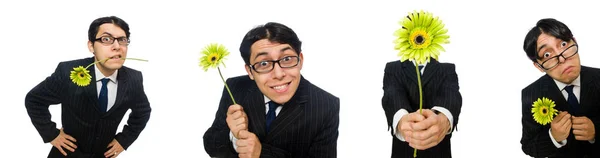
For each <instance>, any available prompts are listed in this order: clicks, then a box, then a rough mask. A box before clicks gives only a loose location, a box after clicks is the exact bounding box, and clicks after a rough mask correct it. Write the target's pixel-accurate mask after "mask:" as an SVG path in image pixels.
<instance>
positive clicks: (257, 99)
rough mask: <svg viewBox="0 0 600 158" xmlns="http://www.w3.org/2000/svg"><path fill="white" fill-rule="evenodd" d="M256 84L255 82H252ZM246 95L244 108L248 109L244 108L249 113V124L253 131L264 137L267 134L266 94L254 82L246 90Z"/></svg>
mask: <svg viewBox="0 0 600 158" xmlns="http://www.w3.org/2000/svg"><path fill="white" fill-rule="evenodd" d="M252 84H254V82H253V83H252ZM246 94H247V95H245V96H244V97H245V98H244V99H243V100H244V101H243V102H242V103H245V104H246V105H242V106H244V108H247V109H248V110H244V111H246V112H248V113H247V115H248V124H249V128H250V130H251V131H253V132H254V134H256V135H257V136H258V137H259V138H264V136H265V135H266V132H265V128H266V127H265V123H266V120H265V119H266V118H265V117H266V113H265V110H266V109H265V99H264V95H263V94H262V93H261V92H260V90H259V89H258V87H256V85H255V84H254V85H253V86H252V87H251V88H249V89H248V91H246Z"/></svg>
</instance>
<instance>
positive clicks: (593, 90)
mask: <svg viewBox="0 0 600 158" xmlns="http://www.w3.org/2000/svg"><path fill="white" fill-rule="evenodd" d="M587 70H588V68H587V67H584V66H582V67H581V73H580V75H581V90H580V93H579V105H580V106H581V108H580V109H581V114H584V113H585V112H587V111H594V110H592V109H590V108H593V106H595V104H596V103H597V99H596V100H594V98H597V95H598V94H599V93H598V89H600V88H599V87H598V85H597V84H594V82H593V81H594V78H596V76H594V75H595V74H592V73H590V72H588V71H587ZM584 115H585V114H584Z"/></svg>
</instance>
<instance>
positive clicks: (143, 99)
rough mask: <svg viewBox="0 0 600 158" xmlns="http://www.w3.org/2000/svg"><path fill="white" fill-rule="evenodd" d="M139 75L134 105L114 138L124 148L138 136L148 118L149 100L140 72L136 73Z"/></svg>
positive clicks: (150, 109) (149, 110)
mask: <svg viewBox="0 0 600 158" xmlns="http://www.w3.org/2000/svg"><path fill="white" fill-rule="evenodd" d="M136 74H138V75H139V77H137V78H139V81H137V82H136V85H137V87H135V88H136V90H138V93H136V94H135V95H136V102H135V105H134V106H133V107H132V108H131V113H130V114H129V118H128V119H127V124H126V125H125V126H123V131H122V132H121V133H119V134H117V135H116V136H115V139H116V140H117V141H118V142H119V144H120V145H121V146H123V148H124V149H127V148H129V146H131V144H133V142H134V141H135V140H136V139H137V138H138V136H139V135H140V133H142V130H144V128H145V127H146V123H148V120H149V119H150V112H151V111H152V108H150V102H148V97H147V96H146V92H144V84H143V81H144V79H143V77H142V74H141V72H140V73H136Z"/></svg>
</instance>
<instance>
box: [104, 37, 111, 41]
mask: <svg viewBox="0 0 600 158" xmlns="http://www.w3.org/2000/svg"><path fill="white" fill-rule="evenodd" d="M110 41H111V38H110V37H102V42H110Z"/></svg>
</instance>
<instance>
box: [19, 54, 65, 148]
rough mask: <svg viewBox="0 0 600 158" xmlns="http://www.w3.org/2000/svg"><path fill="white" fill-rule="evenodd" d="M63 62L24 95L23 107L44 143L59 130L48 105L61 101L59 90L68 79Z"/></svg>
mask: <svg viewBox="0 0 600 158" xmlns="http://www.w3.org/2000/svg"><path fill="white" fill-rule="evenodd" d="M62 65H63V64H62V63H61V64H58V66H57V67H56V70H55V71H54V73H52V75H50V76H49V77H47V78H46V79H45V80H44V81H42V82H41V83H39V84H38V85H36V86H35V87H34V88H33V89H31V90H30V91H29V92H28V93H27V95H26V96H25V108H26V109H27V114H28V115H29V118H30V119H31V122H32V123H33V126H35V128H36V129H37V131H38V133H39V134H40V135H41V136H42V139H43V141H44V143H48V142H50V141H52V140H54V138H56V136H58V134H59V133H60V130H58V129H56V123H54V122H52V120H51V117H52V116H51V114H50V110H48V107H49V106H50V105H52V104H60V103H61V94H60V92H61V91H63V90H64V87H63V84H64V82H65V81H67V80H68V78H66V76H63V75H66V73H63V68H62V67H64V66H62Z"/></svg>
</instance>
